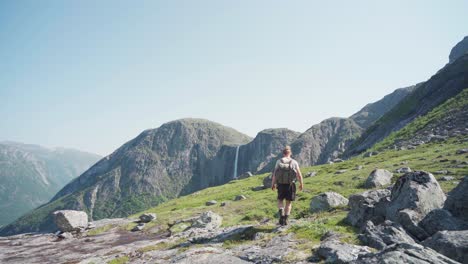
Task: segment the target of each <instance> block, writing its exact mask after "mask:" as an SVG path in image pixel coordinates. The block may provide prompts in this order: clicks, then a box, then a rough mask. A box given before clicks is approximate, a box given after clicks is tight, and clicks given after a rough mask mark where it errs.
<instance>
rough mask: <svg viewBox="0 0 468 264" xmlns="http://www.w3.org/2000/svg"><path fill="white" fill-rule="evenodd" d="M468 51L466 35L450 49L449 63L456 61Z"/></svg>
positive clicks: (467, 37)
mask: <svg viewBox="0 0 468 264" xmlns="http://www.w3.org/2000/svg"><path fill="white" fill-rule="evenodd" d="M467 53H468V36H466V37H464V38H463V39H462V40H461V41H460V42H458V43H457V45H455V46H454V47H453V48H452V50H451V51H450V55H449V63H452V62H454V61H455V60H457V59H458V58H460V57H462V56H463V55H464V54H467Z"/></svg>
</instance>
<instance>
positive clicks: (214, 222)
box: [192, 211, 223, 229]
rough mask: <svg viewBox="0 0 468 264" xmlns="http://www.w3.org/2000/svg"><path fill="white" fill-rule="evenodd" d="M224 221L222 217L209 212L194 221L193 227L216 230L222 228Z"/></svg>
mask: <svg viewBox="0 0 468 264" xmlns="http://www.w3.org/2000/svg"><path fill="white" fill-rule="evenodd" d="M222 221H223V218H222V217H221V216H220V215H218V214H215V213H213V212H211V211H207V212H204V213H202V214H201V215H200V216H199V217H197V218H195V219H194V220H193V223H192V227H194V228H205V229H215V228H218V227H220V226H221V223H222Z"/></svg>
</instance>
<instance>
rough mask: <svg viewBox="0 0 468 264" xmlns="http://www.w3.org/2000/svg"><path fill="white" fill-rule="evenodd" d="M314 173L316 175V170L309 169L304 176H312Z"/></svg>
mask: <svg viewBox="0 0 468 264" xmlns="http://www.w3.org/2000/svg"><path fill="white" fill-rule="evenodd" d="M315 175H317V172H316V171H309V172H308V173H306V175H305V177H306V178H308V177H314V176H315Z"/></svg>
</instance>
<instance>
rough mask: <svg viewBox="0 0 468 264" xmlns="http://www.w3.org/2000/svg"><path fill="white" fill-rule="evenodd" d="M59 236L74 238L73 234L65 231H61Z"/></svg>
mask: <svg viewBox="0 0 468 264" xmlns="http://www.w3.org/2000/svg"><path fill="white" fill-rule="evenodd" d="M57 237H58V238H61V239H72V238H73V235H72V233H70V232H63V233H60V234H59V235H58V236H57Z"/></svg>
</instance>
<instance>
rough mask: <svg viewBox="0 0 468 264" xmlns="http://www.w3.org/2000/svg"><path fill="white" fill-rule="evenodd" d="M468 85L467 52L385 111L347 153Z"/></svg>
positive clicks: (349, 153) (377, 140) (400, 124)
mask: <svg viewBox="0 0 468 264" xmlns="http://www.w3.org/2000/svg"><path fill="white" fill-rule="evenodd" d="M467 87H468V55H464V56H462V57H460V58H458V59H457V60H456V61H454V62H452V63H450V64H448V65H446V66H445V67H444V68H442V69H441V70H440V71H438V72H437V73H436V74H435V75H434V76H432V77H431V78H430V79H429V80H428V81H426V82H424V83H422V84H419V85H418V86H417V87H416V88H415V89H414V91H413V92H412V93H411V94H409V95H408V96H406V97H404V98H403V100H401V101H400V102H399V103H398V104H397V105H396V106H395V107H393V108H392V109H391V110H390V111H388V112H387V113H386V114H384V115H383V116H382V117H381V118H380V119H378V120H377V121H376V122H375V123H374V124H373V125H372V126H370V127H369V128H368V129H367V130H366V131H365V132H364V133H363V135H362V136H361V137H360V138H359V139H358V140H356V141H355V142H354V143H353V145H352V146H351V147H350V149H349V150H348V152H347V154H348V155H353V154H356V153H359V152H362V151H364V150H366V149H368V148H370V147H372V146H373V145H374V144H375V143H377V142H379V141H381V140H382V139H384V138H385V137H386V136H388V135H389V134H390V133H392V132H394V131H397V130H400V129H401V128H403V127H404V126H406V125H407V124H409V123H410V122H411V121H413V120H414V119H416V118H417V117H420V116H422V115H425V114H427V113H428V112H430V111H431V110H432V109H434V108H436V107H437V106H439V105H440V104H442V103H444V102H445V101H446V100H448V99H450V98H452V97H455V96H456V95H457V94H459V93H460V92H461V91H462V90H463V89H465V88H467Z"/></svg>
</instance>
